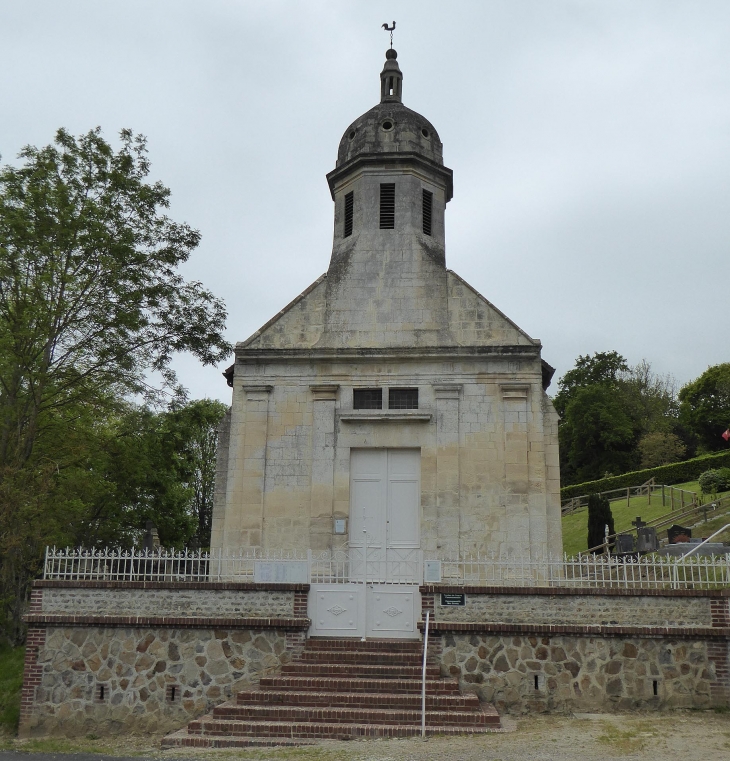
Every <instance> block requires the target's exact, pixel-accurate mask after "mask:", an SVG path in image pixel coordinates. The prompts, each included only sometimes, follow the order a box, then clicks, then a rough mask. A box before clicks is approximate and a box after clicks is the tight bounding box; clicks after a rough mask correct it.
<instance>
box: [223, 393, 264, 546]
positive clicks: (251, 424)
mask: <svg viewBox="0 0 730 761" xmlns="http://www.w3.org/2000/svg"><path fill="white" fill-rule="evenodd" d="M272 388H273V387H272V386H266V385H253V384H251V385H249V384H246V385H244V386H242V387H241V391H240V393H242V394H243V398H242V399H241V398H239V399H234V404H233V409H232V413H231V438H230V448H229V455H228V457H229V462H230V465H229V471H228V473H229V478H228V487H227V490H226V517H225V528H224V536H223V547H224V549H227V550H229V551H230V550H233V551H235V550H237V549H240V548H245V547H261V546H262V544H263V525H264V522H263V517H264V516H263V512H264V479H265V474H266V436H267V431H268V417H269V395H270V393H271V390H272Z"/></svg>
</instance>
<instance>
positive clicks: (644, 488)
mask: <svg viewBox="0 0 730 761" xmlns="http://www.w3.org/2000/svg"><path fill="white" fill-rule="evenodd" d="M597 494H598V495H599V496H602V497H606V498H607V499H608V501H609V502H611V503H612V504H613V503H617V502H625V503H626V505H627V506H628V507H630V506H631V500H632V498H635V497H646V498H647V506H649V507H651V503H652V499H654V500H655V501H658V500H661V504H662V506H663V507H668V508H669V510H670V511H674V510H682V509H684V508H685V507H690V506H694V505H696V504H697V503H698V502H699V501H701V497H698V495H697V493H696V492H693V491H688V490H687V489H680V488H679V487H677V486H667V485H666V484H655V483H653V479H652V481H647V482H646V483H645V484H641V485H640V486H622V487H621V488H619V489H607V490H606V491H601V492H597ZM589 496H590V495H588V494H582V495H580V496H579V497H568V498H567V499H564V500H562V501H561V507H560V510H561V513H562V515H568V514H569V513H574V512H576V511H578V510H580V509H582V508H584V507H587V506H588V497H589Z"/></svg>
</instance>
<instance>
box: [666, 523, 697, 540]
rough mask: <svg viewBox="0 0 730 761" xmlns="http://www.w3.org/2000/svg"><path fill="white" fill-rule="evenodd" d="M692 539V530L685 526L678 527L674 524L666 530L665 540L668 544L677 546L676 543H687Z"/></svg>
mask: <svg viewBox="0 0 730 761" xmlns="http://www.w3.org/2000/svg"><path fill="white" fill-rule="evenodd" d="M691 538H692V529H691V528H687V527H686V526H680V525H678V524H677V523H675V524H674V525H673V526H670V527H669V528H668V529H667V539H668V540H669V544H677V543H678V542H688V541H689V540H690V539H691Z"/></svg>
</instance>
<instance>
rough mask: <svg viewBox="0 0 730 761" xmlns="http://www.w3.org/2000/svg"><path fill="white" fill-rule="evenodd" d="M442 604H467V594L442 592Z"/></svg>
mask: <svg viewBox="0 0 730 761" xmlns="http://www.w3.org/2000/svg"><path fill="white" fill-rule="evenodd" d="M441 605H466V595H465V594H463V593H461V594H453V593H451V592H442V593H441Z"/></svg>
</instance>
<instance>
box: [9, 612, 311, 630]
mask: <svg viewBox="0 0 730 761" xmlns="http://www.w3.org/2000/svg"><path fill="white" fill-rule="evenodd" d="M23 621H25V623H27V624H28V625H29V626H33V627H42V626H97V627H103V626H131V627H135V628H144V629H152V628H155V627H163V628H170V629H289V630H300V629H308V628H309V626H310V624H311V621H310V619H308V618H295V617H291V618H284V617H282V618H266V617H263V616H248V617H242V618H218V617H213V616H73V615H64V614H60V613H29V614H28V615H26V616H23Z"/></svg>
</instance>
